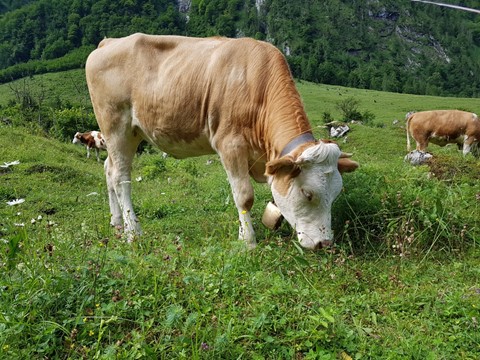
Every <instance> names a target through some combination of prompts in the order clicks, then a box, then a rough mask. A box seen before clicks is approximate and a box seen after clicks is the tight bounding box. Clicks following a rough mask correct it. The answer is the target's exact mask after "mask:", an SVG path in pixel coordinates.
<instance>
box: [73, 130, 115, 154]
mask: <svg viewBox="0 0 480 360" xmlns="http://www.w3.org/2000/svg"><path fill="white" fill-rule="evenodd" d="M72 142H73V143H74V144H79V145H82V144H83V145H85V146H86V147H87V158H90V149H95V154H96V155H97V161H100V150H107V144H106V142H105V139H104V137H103V136H102V133H101V132H100V131H87V132H85V133H81V132H77V133H76V134H75V135H74V136H73V141H72Z"/></svg>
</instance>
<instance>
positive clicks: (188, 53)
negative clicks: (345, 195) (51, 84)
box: [85, 34, 358, 249]
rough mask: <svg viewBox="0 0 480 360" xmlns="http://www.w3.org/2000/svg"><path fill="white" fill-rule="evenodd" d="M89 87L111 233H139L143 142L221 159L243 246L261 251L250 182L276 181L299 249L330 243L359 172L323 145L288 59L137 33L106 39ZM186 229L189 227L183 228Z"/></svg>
mask: <svg viewBox="0 0 480 360" xmlns="http://www.w3.org/2000/svg"><path fill="white" fill-rule="evenodd" d="M85 70H86V75H87V84H88V88H89V92H90V97H91V100H92V104H93V107H94V110H95V115H96V118H97V122H98V125H99V126H100V130H101V131H102V134H103V135H104V136H105V139H106V141H107V143H108V151H109V155H108V158H107V160H106V161H105V173H106V178H107V187H108V192H109V201H110V211H111V214H112V217H111V224H112V225H114V226H118V227H121V226H123V227H124V231H125V233H126V234H127V235H128V239H129V240H132V239H133V238H135V236H136V235H138V234H140V225H139V222H138V219H137V217H136V215H135V212H134V208H133V204H132V200H131V195H130V194H131V175H130V172H131V168H132V161H133V158H134V155H135V150H136V149H137V146H138V144H139V143H140V142H141V141H142V140H146V141H148V142H150V143H151V144H154V145H156V146H158V147H159V148H160V149H162V150H163V151H164V152H166V153H168V154H170V155H172V156H174V157H176V158H186V157H191V156H199V155H206V154H212V153H217V154H218V155H219V156H220V159H221V161H222V164H223V167H224V169H225V171H226V173H227V176H228V180H229V183H230V186H231V188H232V192H233V198H234V201H235V205H236V207H237V210H238V215H239V220H240V221H239V224H240V227H239V237H240V238H242V239H243V240H245V241H246V243H247V246H248V247H250V248H252V247H254V246H255V245H256V241H255V233H254V229H253V226H252V224H253V221H252V218H251V214H250V210H251V208H252V206H253V200H254V199H253V196H254V195H253V187H252V184H251V182H250V176H251V177H252V178H253V179H254V180H256V181H261V182H268V183H269V185H270V188H271V191H272V195H273V198H274V200H275V204H276V206H277V207H278V208H279V210H280V211H281V213H282V215H283V216H284V218H285V219H286V220H287V221H288V222H289V223H290V224H291V225H292V227H293V228H294V229H295V231H296V233H297V236H298V239H299V241H300V244H301V245H302V246H304V247H306V248H310V249H315V248H318V247H320V246H322V244H328V243H330V242H331V241H332V238H333V234H332V230H331V205H332V202H333V201H334V200H335V198H336V197H337V196H338V194H339V193H340V191H341V189H342V177H341V176H340V172H343V171H353V170H355V169H356V168H357V166H358V164H357V163H356V162H354V161H351V160H350V159H348V158H345V157H343V156H342V153H341V151H340V149H339V148H338V145H336V144H334V143H324V142H322V141H317V140H315V138H314V137H313V134H312V129H311V126H310V123H309V122H308V120H307V115H306V113H305V110H304V108H303V104H302V101H301V99H300V95H299V93H298V91H297V89H296V88H295V83H294V81H293V79H292V76H291V74H290V70H289V68H288V64H287V62H286V60H285V57H284V56H283V55H282V54H281V52H280V51H279V50H278V49H277V48H275V47H274V46H272V45H271V44H268V43H266V42H261V41H256V40H253V39H248V38H240V39H227V38H221V37H214V38H204V39H200V38H190V37H182V36H155V35H145V34H134V35H131V36H128V37H125V38H118V39H104V40H103V41H101V42H100V44H99V46H98V48H97V49H96V50H94V51H93V52H92V53H91V54H90V55H89V57H88V60H87V63H86V66H85ZM179 226H181V225H179Z"/></svg>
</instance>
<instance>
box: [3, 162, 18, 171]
mask: <svg viewBox="0 0 480 360" xmlns="http://www.w3.org/2000/svg"><path fill="white" fill-rule="evenodd" d="M18 164H20V161H18V160H15V161H12V162H4V163H3V165H0V167H2V168H4V169H6V168H9V167H10V166H12V165H18Z"/></svg>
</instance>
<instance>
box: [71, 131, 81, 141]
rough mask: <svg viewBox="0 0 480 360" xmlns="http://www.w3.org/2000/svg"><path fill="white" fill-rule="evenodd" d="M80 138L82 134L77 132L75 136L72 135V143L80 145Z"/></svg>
mask: <svg viewBox="0 0 480 360" xmlns="http://www.w3.org/2000/svg"><path fill="white" fill-rule="evenodd" d="M81 137H82V134H81V133H79V132H76V133H75V135H73V140H72V143H74V144H81V140H80V138H81Z"/></svg>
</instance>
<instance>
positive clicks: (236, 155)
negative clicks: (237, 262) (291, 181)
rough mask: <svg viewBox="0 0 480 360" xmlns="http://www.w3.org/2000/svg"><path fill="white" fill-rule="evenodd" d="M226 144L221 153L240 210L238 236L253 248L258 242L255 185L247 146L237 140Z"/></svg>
mask: <svg viewBox="0 0 480 360" xmlns="http://www.w3.org/2000/svg"><path fill="white" fill-rule="evenodd" d="M224 144H226V145H225V146H224V147H222V148H221V149H219V153H220V158H221V160H222V163H223V167H224V168H225V171H226V172H227V176H228V181H229V183H230V187H231V188H232V193H233V199H234V200H235V205H236V207H237V210H238V218H239V222H240V226H239V231H238V237H239V238H240V239H242V240H244V241H245V242H246V244H247V247H248V248H249V249H253V248H255V247H256V245H257V242H256V240H255V231H254V230H253V225H252V217H251V214H250V210H251V209H252V206H253V186H252V183H251V182H250V176H249V173H248V158H247V156H248V154H247V150H246V146H245V145H244V144H242V143H238V142H237V141H235V140H233V141H226V142H224Z"/></svg>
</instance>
